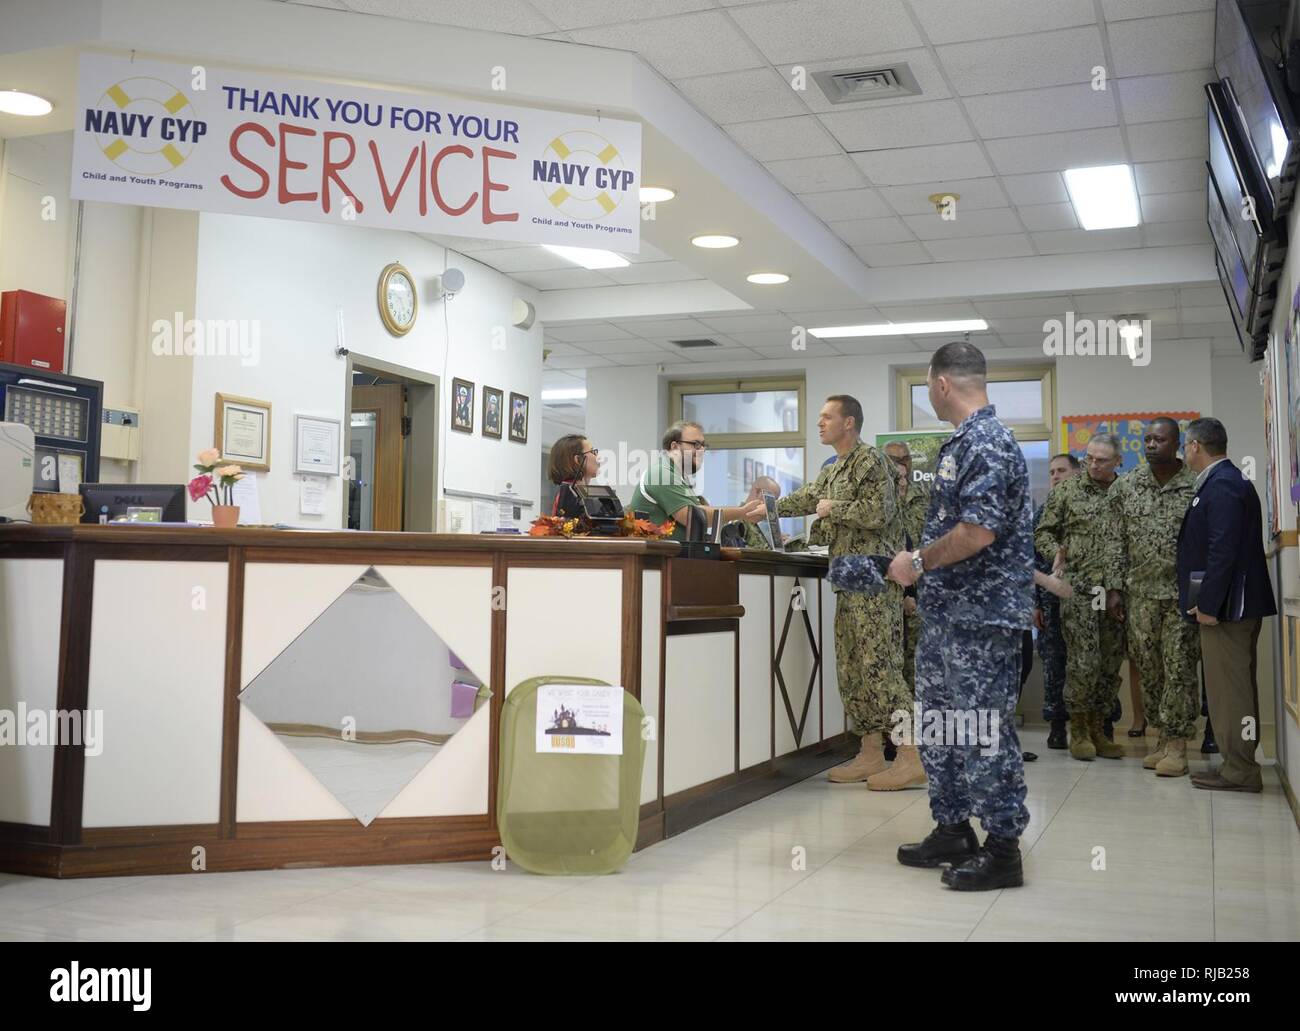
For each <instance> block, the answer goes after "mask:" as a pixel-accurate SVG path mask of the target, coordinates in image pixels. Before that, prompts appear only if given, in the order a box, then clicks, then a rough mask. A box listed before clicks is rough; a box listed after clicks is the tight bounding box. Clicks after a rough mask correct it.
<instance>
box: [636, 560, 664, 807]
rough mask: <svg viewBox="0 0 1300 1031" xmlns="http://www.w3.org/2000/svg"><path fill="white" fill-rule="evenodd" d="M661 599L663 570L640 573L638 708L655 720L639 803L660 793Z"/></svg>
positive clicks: (646, 756)
mask: <svg viewBox="0 0 1300 1031" xmlns="http://www.w3.org/2000/svg"><path fill="white" fill-rule="evenodd" d="M662 600H663V574H662V573H660V572H658V570H653V569H651V570H646V571H645V572H643V573H642V574H641V708H642V709H644V710H645V714H646V715H647V716H649V717H650V718H651V719H653V720H654V721H655V723H654V728H655V736H654V739H653V740H650V741H647V742H646V750H645V765H644V766H643V767H642V768H641V804H642V805H644V804H645V803H646V802H653V801H654V800H655V799H656V798H658V797H659V731H660V727H659V628H660V623H661V613H660V611H659V606H660V603H661V602H662Z"/></svg>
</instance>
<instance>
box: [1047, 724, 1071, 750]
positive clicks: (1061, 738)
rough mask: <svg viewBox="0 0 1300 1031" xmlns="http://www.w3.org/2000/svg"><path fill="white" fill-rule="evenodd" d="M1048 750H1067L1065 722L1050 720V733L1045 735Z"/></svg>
mask: <svg viewBox="0 0 1300 1031" xmlns="http://www.w3.org/2000/svg"><path fill="white" fill-rule="evenodd" d="M1047 747H1048V748H1068V747H1069V742H1068V741H1066V740H1065V720H1052V731H1051V733H1050V734H1048V735H1047Z"/></svg>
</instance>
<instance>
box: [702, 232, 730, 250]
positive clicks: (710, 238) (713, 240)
mask: <svg viewBox="0 0 1300 1031" xmlns="http://www.w3.org/2000/svg"><path fill="white" fill-rule="evenodd" d="M691 243H693V244H695V246H696V247H708V248H711V249H717V248H721V247H735V246H736V244H738V243H740V238H739V237H736V236H727V235H726V234H725V233H705V234H704V235H703V236H692V237H691Z"/></svg>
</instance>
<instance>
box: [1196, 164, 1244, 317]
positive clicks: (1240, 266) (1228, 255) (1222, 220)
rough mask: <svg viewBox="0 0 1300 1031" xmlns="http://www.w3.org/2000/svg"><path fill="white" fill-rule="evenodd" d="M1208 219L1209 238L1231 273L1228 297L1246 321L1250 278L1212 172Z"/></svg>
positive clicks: (1207, 201)
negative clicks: (1212, 239)
mask: <svg viewBox="0 0 1300 1031" xmlns="http://www.w3.org/2000/svg"><path fill="white" fill-rule="evenodd" d="M1205 193H1206V198H1205V220H1206V222H1208V223H1209V225H1210V235H1211V236H1212V237H1213V238H1214V249H1215V251H1217V252H1218V255H1219V260H1220V261H1221V262H1222V263H1223V266H1224V269H1225V271H1226V272H1227V274H1228V286H1229V288H1230V289H1229V297H1230V298H1231V299H1232V301H1233V303H1234V304H1235V306H1236V309H1237V315H1238V317H1239V318H1241V319H1242V320H1243V321H1244V320H1246V319H1249V317H1250V309H1251V303H1252V300H1253V298H1252V296H1251V294H1252V291H1251V288H1250V276H1249V274H1248V273H1247V271H1246V262H1245V260H1244V259H1243V258H1242V255H1241V250H1240V248H1239V247H1238V246H1237V240H1236V237H1235V236H1233V232H1232V219H1231V216H1229V214H1228V213H1227V211H1226V210H1224V207H1223V201H1222V200H1221V199H1220V197H1219V191H1218V187H1217V185H1216V184H1215V180H1214V173H1213V171H1212V170H1211V172H1210V174H1209V175H1208V176H1206V191H1205Z"/></svg>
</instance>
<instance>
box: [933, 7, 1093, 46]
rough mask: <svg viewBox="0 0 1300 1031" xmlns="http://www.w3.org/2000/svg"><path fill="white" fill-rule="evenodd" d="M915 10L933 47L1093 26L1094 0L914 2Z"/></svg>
mask: <svg viewBox="0 0 1300 1031" xmlns="http://www.w3.org/2000/svg"><path fill="white" fill-rule="evenodd" d="M911 3H912V11H913V12H914V13H915V14H916V19H917V21H919V22H920V23H921V28H922V29H924V30H925V34H926V36H928V37H929V39H930V42H931V43H934V44H940V43H956V42H959V41H963V40H971V39H992V38H993V37H995V36H1017V35H1021V34H1022V33H1029V32H1042V31H1044V30H1047V29H1065V28H1070V27H1072V26H1075V25H1092V24H1094V23H1095V22H1096V20H1097V13H1096V11H1095V10H1094V8H1093V4H1092V0H1033V2H1032V3H1025V2H1024V0H979V2H978V3H972V2H971V0H911Z"/></svg>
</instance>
